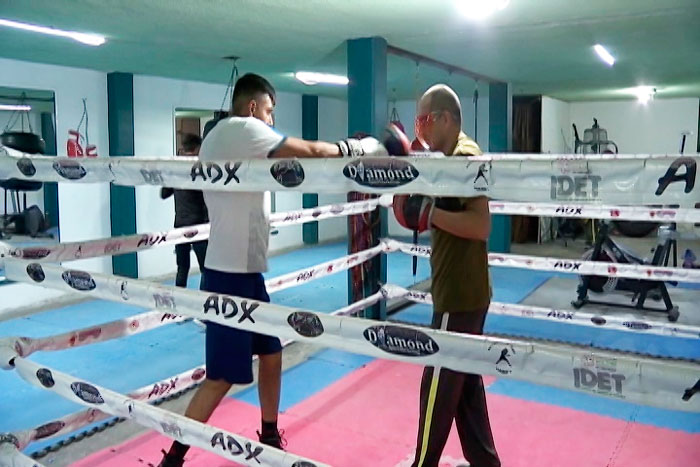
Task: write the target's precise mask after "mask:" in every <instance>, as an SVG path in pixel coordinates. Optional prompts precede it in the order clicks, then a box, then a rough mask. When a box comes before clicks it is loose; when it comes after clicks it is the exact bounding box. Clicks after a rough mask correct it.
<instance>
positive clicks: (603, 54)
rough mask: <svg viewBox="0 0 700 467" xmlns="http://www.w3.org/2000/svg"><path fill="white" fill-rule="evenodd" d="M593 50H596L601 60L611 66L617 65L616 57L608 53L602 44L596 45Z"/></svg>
mask: <svg viewBox="0 0 700 467" xmlns="http://www.w3.org/2000/svg"><path fill="white" fill-rule="evenodd" d="M593 50H595V53H597V54H598V56H599V57H600V59H601V60H602V61H604V62H605V63H607V64H608V65H610V66H613V65H614V64H615V57H613V56H612V54H611V53H610V52H608V51H607V49H606V48H605V47H603V46H602V45H600V44H596V45H594V46H593Z"/></svg>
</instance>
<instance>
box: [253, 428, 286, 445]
mask: <svg viewBox="0 0 700 467" xmlns="http://www.w3.org/2000/svg"><path fill="white" fill-rule="evenodd" d="M257 434H258V439H259V440H260V442H261V443H262V444H267V445H268V446H272V447H273V448H277V449H282V450H284V447H285V446H286V445H287V440H286V439H284V430H278V431H276V432H275V433H271V434H266V435H265V436H263V435H262V433H260V432H259V431H258V432H257Z"/></svg>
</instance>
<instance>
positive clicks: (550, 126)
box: [542, 96, 582, 154]
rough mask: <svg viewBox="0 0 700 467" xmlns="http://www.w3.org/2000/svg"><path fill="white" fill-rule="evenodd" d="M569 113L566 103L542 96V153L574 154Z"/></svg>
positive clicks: (569, 105)
mask: <svg viewBox="0 0 700 467" xmlns="http://www.w3.org/2000/svg"><path fill="white" fill-rule="evenodd" d="M570 113H571V104H569V103H568V102H564V101H560V100H559V99H553V98H551V97H547V96H542V153H551V154H567V153H572V152H574V146H573V139H574V138H573V130H572V128H571V115H570ZM579 130H582V129H581V128H579Z"/></svg>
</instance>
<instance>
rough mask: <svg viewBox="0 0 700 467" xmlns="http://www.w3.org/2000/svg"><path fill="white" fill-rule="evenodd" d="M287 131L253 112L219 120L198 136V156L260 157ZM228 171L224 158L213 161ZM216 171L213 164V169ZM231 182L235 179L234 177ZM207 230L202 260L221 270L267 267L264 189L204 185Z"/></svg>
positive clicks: (204, 159) (207, 158)
mask: <svg viewBox="0 0 700 467" xmlns="http://www.w3.org/2000/svg"><path fill="white" fill-rule="evenodd" d="M285 139H286V137H285V136H284V135H282V134H280V133H278V132H277V131H275V130H274V129H272V128H271V127H269V126H268V125H266V124H265V123H264V122H262V121H261V120H258V119H257V118H254V117H245V118H244V117H231V118H229V119H226V120H221V121H220V122H219V123H217V124H216V126H215V127H214V129H213V130H211V132H210V133H209V134H208V135H207V137H206V138H205V139H204V141H203V142H202V147H201V149H200V151H199V159H200V161H201V162H202V165H203V166H204V169H205V171H206V170H207V163H208V162H215V161H227V160H240V159H265V158H267V157H268V155H269V154H270V153H271V152H273V151H274V150H275V149H277V148H279V147H280V146H281V145H282V143H283V142H284V140H285ZM218 165H219V166H220V167H221V169H222V170H223V174H224V176H226V175H227V171H226V169H225V168H224V164H223V163H222V164H218ZM214 173H216V169H214ZM230 183H236V180H235V178H233V179H232V180H231V182H230ZM204 202H205V203H206V204H207V209H208V210H209V220H210V222H211V232H210V234H209V246H208V248H207V257H206V260H205V261H204V265H205V266H206V267H207V268H208V269H214V270H216V271H223V272H265V271H267V245H268V240H269V237H270V225H269V221H268V216H267V213H266V212H265V206H264V193H263V192H259V193H254V192H225V191H204Z"/></svg>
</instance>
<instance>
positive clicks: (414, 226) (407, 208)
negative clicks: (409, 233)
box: [393, 195, 433, 232]
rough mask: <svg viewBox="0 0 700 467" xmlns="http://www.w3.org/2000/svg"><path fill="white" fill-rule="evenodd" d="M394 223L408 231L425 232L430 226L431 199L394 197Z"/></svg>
mask: <svg viewBox="0 0 700 467" xmlns="http://www.w3.org/2000/svg"><path fill="white" fill-rule="evenodd" d="M393 210H394V216H395V217H396V221H397V222H398V223H399V224H401V225H402V226H403V227H406V228H407V229H409V230H415V231H418V232H425V231H426V230H428V229H429V228H430V225H431V224H432V215H433V198H431V197H430V196H425V195H395V196H394V203H393Z"/></svg>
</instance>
